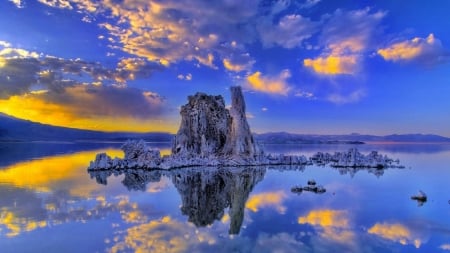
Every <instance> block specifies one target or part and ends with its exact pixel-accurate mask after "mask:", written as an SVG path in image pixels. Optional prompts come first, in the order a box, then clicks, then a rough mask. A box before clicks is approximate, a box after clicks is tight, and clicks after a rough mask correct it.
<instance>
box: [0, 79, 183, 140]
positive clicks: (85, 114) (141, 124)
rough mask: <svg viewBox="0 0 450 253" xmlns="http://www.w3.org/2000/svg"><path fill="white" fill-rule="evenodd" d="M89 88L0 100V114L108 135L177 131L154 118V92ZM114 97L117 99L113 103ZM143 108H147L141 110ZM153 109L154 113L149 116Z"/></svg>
mask: <svg viewBox="0 0 450 253" xmlns="http://www.w3.org/2000/svg"><path fill="white" fill-rule="evenodd" d="M91 88H92V89H91ZM91 88H89V89H87V88H85V87H82V86H76V87H70V88H67V89H66V91H65V92H63V93H50V92H46V91H41V92H32V93H29V94H25V95H21V96H11V97H9V98H7V99H0V112H3V113H6V114H8V115H12V116H14V117H17V118H21V119H26V120H31V121H34V122H40V123H43V124H49V125H55V126H63V127H71V128H79V129H89V130H99V131H110V132H112V131H133V132H148V131H164V132H165V131H171V132H175V131H176V125H175V124H172V123H171V122H168V121H165V120H163V119H162V118H161V117H162V116H161V117H160V116H157V115H159V113H158V111H159V110H160V109H158V108H161V106H162V101H161V100H160V98H159V97H158V96H157V95H155V94H154V93H151V92H143V93H142V94H141V93H139V92H138V91H133V92H131V93H128V92H125V93H122V92H121V91H119V93H117V91H106V90H104V91H102V90H103V88H102V87H91ZM112 89H114V90H115V89H117V88H112ZM136 92H138V93H136ZM116 97H117V98H119V97H120V99H119V100H116V99H115V98H116ZM133 100H134V102H133ZM114 101H115V102H114ZM127 101H129V102H127ZM120 104H123V105H120ZM133 104H134V105H133ZM145 107H147V109H145V110H143V109H144V108H145ZM155 109H156V111H154V113H156V114H155V115H152V110H155ZM133 113H134V115H133ZM142 113H143V114H142ZM140 114H142V115H140Z"/></svg>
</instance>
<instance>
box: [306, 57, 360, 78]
mask: <svg viewBox="0 0 450 253" xmlns="http://www.w3.org/2000/svg"><path fill="white" fill-rule="evenodd" d="M356 63H357V57H356V56H355V55H347V56H340V55H330V56H326V57H317V58H315V59H305V60H303V65H304V66H305V67H309V68H312V69H313V70H314V71H315V72H316V73H319V74H325V75H337V74H353V72H354V66H355V65H356Z"/></svg>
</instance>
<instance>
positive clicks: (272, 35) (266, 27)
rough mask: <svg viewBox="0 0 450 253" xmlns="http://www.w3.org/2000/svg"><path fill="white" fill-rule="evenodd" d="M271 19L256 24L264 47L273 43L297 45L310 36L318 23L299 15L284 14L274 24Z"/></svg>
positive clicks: (288, 45) (290, 46)
mask: <svg viewBox="0 0 450 253" xmlns="http://www.w3.org/2000/svg"><path fill="white" fill-rule="evenodd" d="M271 22H272V21H271V20H265V21H263V22H260V23H259V25H258V26H257V29H258V31H259V34H260V36H261V42H262V44H263V46H265V47H272V46H275V45H278V46H281V47H284V48H295V47H299V46H300V45H301V43H302V41H303V40H305V39H308V38H310V37H311V36H312V35H313V34H314V33H315V32H316V31H317V29H318V23H317V22H313V21H311V20H310V19H309V18H305V17H303V16H301V15H294V14H292V15H286V16H284V17H282V18H281V19H280V20H279V22H278V23H277V24H276V25H274V24H272V23H271Z"/></svg>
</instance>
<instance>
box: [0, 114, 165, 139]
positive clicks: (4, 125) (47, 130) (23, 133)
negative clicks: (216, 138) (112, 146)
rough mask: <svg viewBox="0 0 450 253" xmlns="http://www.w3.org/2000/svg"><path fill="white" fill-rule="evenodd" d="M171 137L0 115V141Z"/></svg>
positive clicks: (162, 133)
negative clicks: (55, 123)
mask: <svg viewBox="0 0 450 253" xmlns="http://www.w3.org/2000/svg"><path fill="white" fill-rule="evenodd" d="M172 138H173V135H172V134H170V133H164V132H153V133H128V132H113V133H108V132H100V131H90V130H81V129H74V128H67V127H57V126H51V125H45V124H40V123H36V122H32V121H28V120H22V119H18V118H14V117H11V116H8V115H6V114H2V113H0V141H75V140H77V141H125V140H127V139H144V140H146V141H158V142H166V141H171V140H172Z"/></svg>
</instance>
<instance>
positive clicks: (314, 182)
mask: <svg viewBox="0 0 450 253" xmlns="http://www.w3.org/2000/svg"><path fill="white" fill-rule="evenodd" d="M308 185H316V181H314V179H310V180H308Z"/></svg>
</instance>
